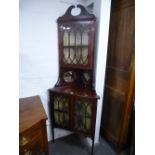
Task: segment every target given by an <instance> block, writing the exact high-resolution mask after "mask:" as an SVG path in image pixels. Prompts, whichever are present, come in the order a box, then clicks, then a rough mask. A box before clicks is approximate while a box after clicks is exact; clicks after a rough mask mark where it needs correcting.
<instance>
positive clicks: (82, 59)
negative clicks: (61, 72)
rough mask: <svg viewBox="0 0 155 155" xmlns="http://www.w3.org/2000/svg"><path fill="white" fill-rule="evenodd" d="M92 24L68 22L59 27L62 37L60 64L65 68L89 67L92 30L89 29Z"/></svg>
mask: <svg viewBox="0 0 155 155" xmlns="http://www.w3.org/2000/svg"><path fill="white" fill-rule="evenodd" d="M91 24H93V22H80V23H76V22H70V23H65V24H63V25H61V26H60V28H61V31H60V32H61V36H62V41H60V42H62V46H61V50H62V53H63V54H62V59H61V64H63V65H65V66H70V65H73V66H77V65H78V66H79V65H80V66H87V67H88V66H89V65H90V62H89V60H91V59H92V58H91V59H89V57H90V56H91V53H92V52H93V51H92V48H93V47H92V44H91V40H92V38H94V37H93V36H94V33H91V32H94V29H92V28H91Z"/></svg>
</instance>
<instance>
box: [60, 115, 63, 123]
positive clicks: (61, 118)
mask: <svg viewBox="0 0 155 155" xmlns="http://www.w3.org/2000/svg"><path fill="white" fill-rule="evenodd" d="M59 122H60V123H63V113H62V112H59Z"/></svg>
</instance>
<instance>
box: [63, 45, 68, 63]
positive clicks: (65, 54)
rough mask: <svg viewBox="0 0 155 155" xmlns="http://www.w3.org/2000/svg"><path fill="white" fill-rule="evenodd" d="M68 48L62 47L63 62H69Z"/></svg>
mask: <svg viewBox="0 0 155 155" xmlns="http://www.w3.org/2000/svg"><path fill="white" fill-rule="evenodd" d="M68 58H69V48H64V60H63V61H64V63H70V62H69V60H68Z"/></svg>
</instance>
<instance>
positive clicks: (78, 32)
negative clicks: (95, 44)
mask: <svg viewBox="0 0 155 155" xmlns="http://www.w3.org/2000/svg"><path fill="white" fill-rule="evenodd" d="M76 45H77V46H78V45H81V32H80V31H79V30H78V31H77V32H76Z"/></svg>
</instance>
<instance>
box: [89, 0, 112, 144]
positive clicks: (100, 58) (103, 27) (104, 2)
mask: <svg viewBox="0 0 155 155" xmlns="http://www.w3.org/2000/svg"><path fill="white" fill-rule="evenodd" d="M89 2H94V14H95V16H96V17H97V34H96V54H97V55H96V91H97V94H98V95H99V96H100V100H98V107H97V117H96V132H95V143H98V142H99V135H100V125H101V115H102V104H103V95H104V94H103V93H104V80H105V69H106V58H107V47H108V33H109V21H110V9H111V0H87V4H89Z"/></svg>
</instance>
